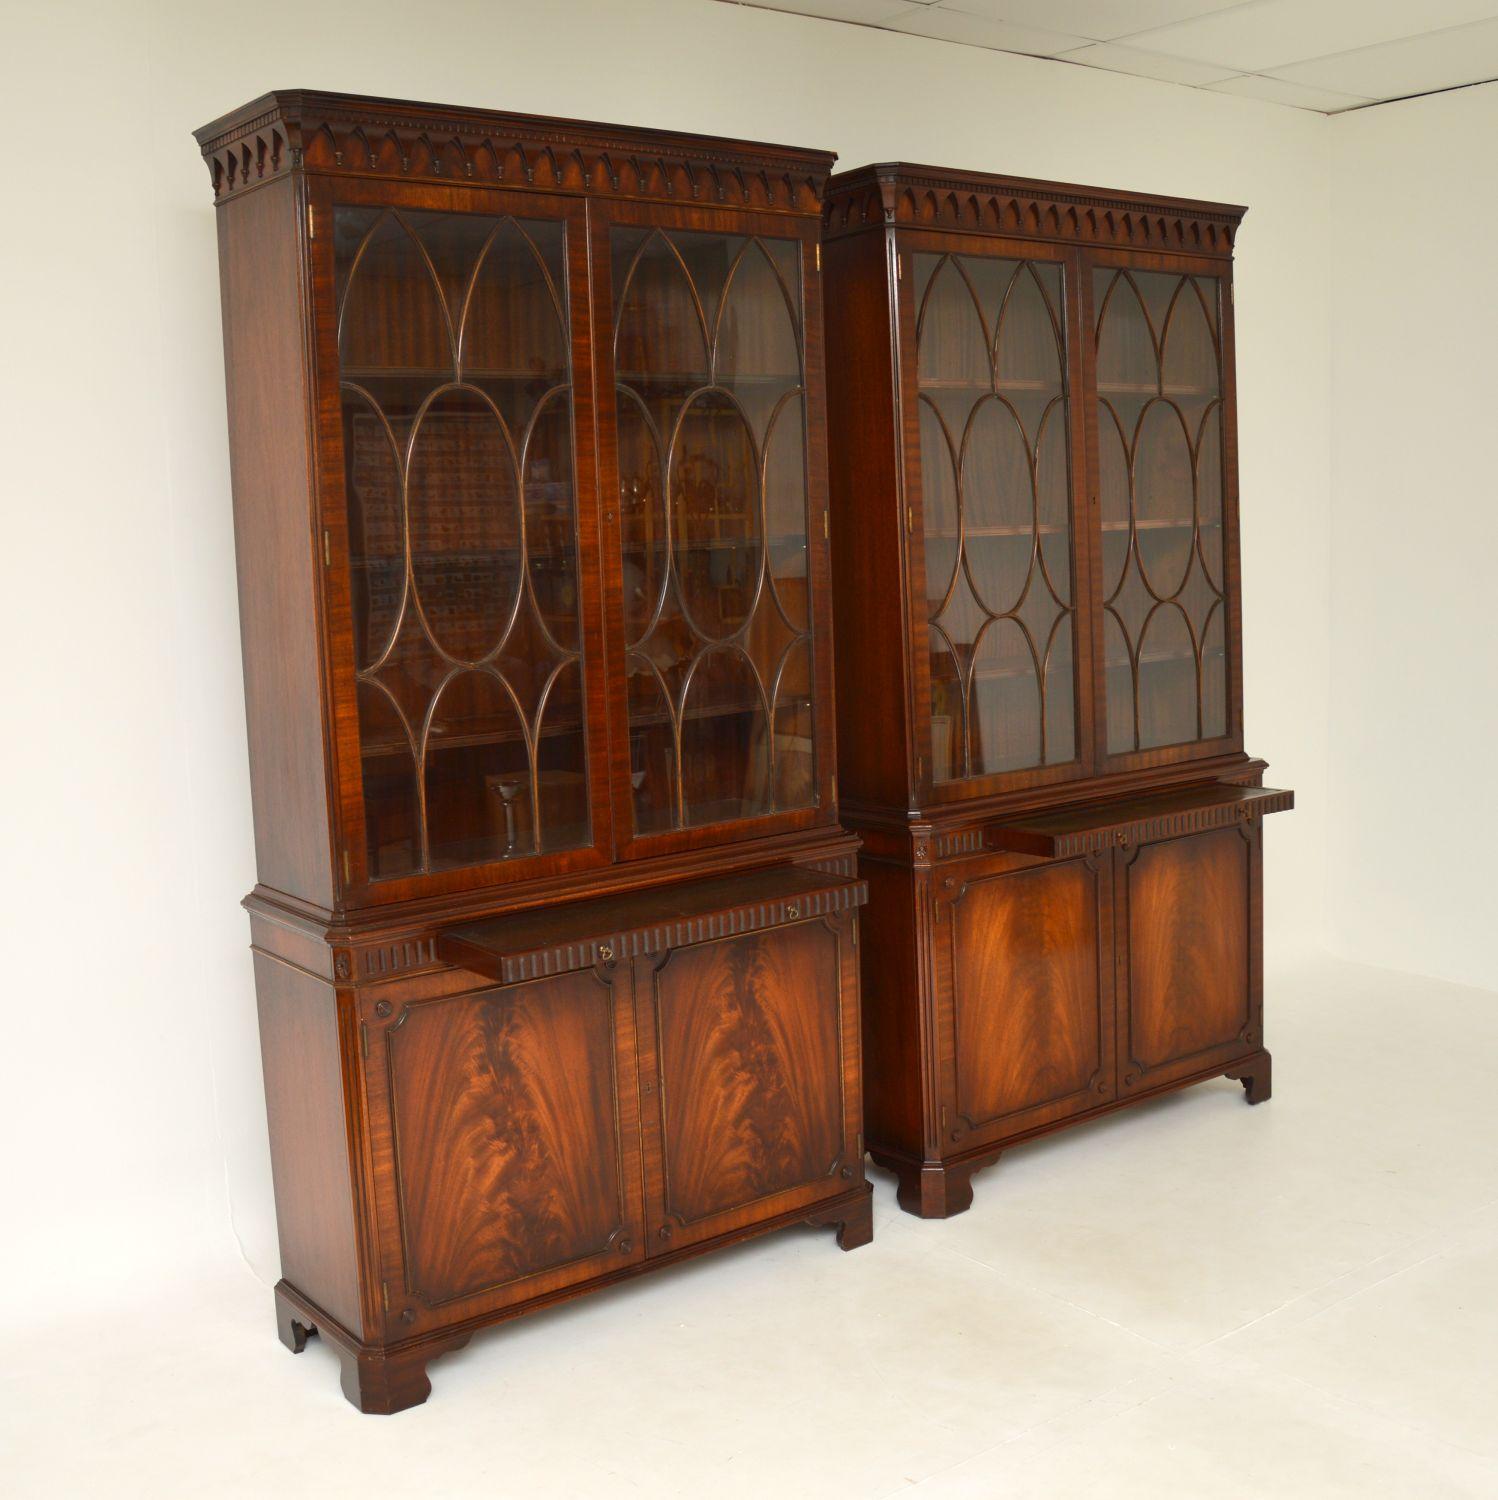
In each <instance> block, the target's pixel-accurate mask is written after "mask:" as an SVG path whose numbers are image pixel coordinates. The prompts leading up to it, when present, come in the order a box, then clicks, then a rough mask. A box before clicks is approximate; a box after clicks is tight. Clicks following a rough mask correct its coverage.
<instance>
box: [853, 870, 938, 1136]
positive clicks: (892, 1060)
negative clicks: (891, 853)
mask: <svg viewBox="0 0 1498 1500" xmlns="http://www.w3.org/2000/svg"><path fill="white" fill-rule="evenodd" d="M858 873H859V874H860V875H861V876H862V877H863V878H864V879H865V880H866V881H868V883H869V904H868V906H867V908H866V909H865V911H864V914H863V919H862V921H861V922H860V923H859V934H858V938H859V951H860V953H861V954H862V974H863V1100H864V1130H865V1131H866V1132H867V1134H868V1138H869V1143H870V1144H871V1145H873V1146H883V1147H887V1148H889V1149H892V1150H897V1151H902V1152H904V1153H906V1154H907V1155H911V1156H916V1157H919V1156H920V1155H921V1154H922V1152H923V1151H924V1149H925V1131H924V1128H923V1119H924V1116H923V1112H922V1103H921V1080H922V1078H923V1077H924V1076H925V1075H926V1072H927V1070H928V1069H929V1068H930V1067H932V1066H933V1065H934V1060H933V1058H932V1056H931V1049H930V1046H929V1044H928V1040H927V1034H926V1030H925V1027H924V1026H923V1023H922V1011H923V1009H929V1006H930V1001H929V998H928V999H927V1000H925V1001H923V999H922V992H923V990H924V989H925V988H926V977H925V976H926V968H925V962H924V959H923V957H922V954H921V951H920V945H919V943H918V942H917V936H916V924H917V923H918V921H919V920H920V917H919V912H920V909H921V903H922V901H923V899H924V898H923V896H922V895H921V894H920V893H918V892H917V890H916V884H915V876H914V875H913V874H912V872H911V871H910V870H908V869H903V868H901V867H899V866H897V865H887V864H879V863H876V862H875V861H874V860H869V859H865V860H862V861H861V862H860V864H859V870H858Z"/></svg>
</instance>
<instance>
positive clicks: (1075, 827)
mask: <svg viewBox="0 0 1498 1500" xmlns="http://www.w3.org/2000/svg"><path fill="white" fill-rule="evenodd" d="M1294 806H1295V793H1294V792H1283V791H1279V790H1277V789H1276V788H1274V787H1268V786H1229V785H1227V784H1225V783H1223V782H1220V781H1213V782H1206V783H1203V784H1202V785H1199V786H1191V787H1183V788H1181V789H1180V790H1178V791H1173V792H1157V793H1155V794H1154V795H1152V796H1148V797H1124V798H1119V799H1117V800H1112V799H1110V800H1109V801H1106V802H1089V803H1086V804H1085V805H1084V806H1081V807H1058V808H1056V809H1055V810H1054V811H1051V812H1043V813H1034V814H1032V815H1031V816H1029V817H1024V818H1015V819H1013V820H1012V821H1010V822H1005V823H997V824H994V825H993V826H992V827H990V828H987V829H985V830H984V834H983V841H984V843H985V845H987V847H988V848H990V849H1003V850H1006V851H1007V852H1009V853H1011V854H1038V855H1041V856H1043V857H1044V858H1047V859H1069V858H1073V857H1074V856H1076V855H1079V854H1091V853H1094V852H1096V851H1098V850H1102V849H1106V848H1108V847H1109V846H1110V845H1113V844H1123V843H1130V844H1137V843H1138V842H1139V841H1140V840H1141V839H1157V838H1173V837H1175V836H1177V835H1179V834H1184V833H1201V832H1204V831H1206V830H1207V829H1209V828H1227V827H1230V826H1231V825H1232V824H1234V823H1241V822H1244V821H1246V820H1248V819H1250V818H1259V817H1263V816H1264V815H1265V814H1266V813H1275V812H1286V811H1288V810H1289V809H1290V808H1292V807H1294Z"/></svg>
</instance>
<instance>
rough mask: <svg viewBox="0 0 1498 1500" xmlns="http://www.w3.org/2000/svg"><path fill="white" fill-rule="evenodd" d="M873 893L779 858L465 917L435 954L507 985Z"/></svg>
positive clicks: (810, 912) (835, 906)
mask: <svg viewBox="0 0 1498 1500" xmlns="http://www.w3.org/2000/svg"><path fill="white" fill-rule="evenodd" d="M868 896H869V888H868V886H867V885H866V884H865V883H864V882H863V881H861V880H853V879H850V878H849V877H848V876H846V875H836V874H829V873H828V872H826V871H824V870H810V869H806V868H804V867H802V866H800V865H776V866H774V867H772V868H770V869H758V870H745V871H742V872H740V873H738V874H734V875H716V876H713V877H711V878H710V879H707V880H689V881H683V882H682V883H681V884H679V885H669V886H650V887H648V888H647V889H645V890H638V891H628V892H625V893H624V894H622V895H618V896H605V897H601V898H600V899H598V900H595V901H570V902H567V903H566V904H564V905H556V906H542V907H537V908H535V909H534V910H531V911H522V912H516V913H514V914H513V915H510V916H504V917H491V918H488V919H487V920H485V921H482V922H464V923H461V924H459V925H457V926H454V927H449V928H447V929H446V931H444V932H442V933H441V934H440V935H439V936H438V938H437V953H438V956H439V957H440V958H443V959H445V960H446V961H447V962H448V963H453V964H460V965H461V966H462V967H463V968H465V969H471V970H472V971H473V972H474V973H476V974H483V975H484V976H486V977H487V978H490V979H496V980H498V981H499V982H500V983H501V984H516V983H518V982H520V981H521V980H525V979H539V978H541V977H543V976H545V975H548V974H566V973H569V972H571V971H572V970H575V969H585V968H588V967H590V966H591V965H593V964H595V963H598V962H600V961H602V962H605V963H607V962H608V961H610V960H612V959H625V958H633V957H635V956H637V955H639V954H643V953H662V952H664V951H665V950H666V949H668V948H680V947H683V946H684V945H686V944H688V943H700V942H705V941H707V940H708V939H710V938H719V937H727V936H729V935H730V934H733V933H741V932H754V931H757V930H759V929H761V928H765V927H779V926H782V925H784V924H785V923H787V922H799V921H804V920H805V919H807V918H808V917H820V916H830V915H832V914H833V913H835V912H840V911H846V910H847V909H848V908H849V907H854V906H862V905H863V904H864V902H865V901H867V900H868Z"/></svg>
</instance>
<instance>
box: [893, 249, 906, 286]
mask: <svg viewBox="0 0 1498 1500" xmlns="http://www.w3.org/2000/svg"><path fill="white" fill-rule="evenodd" d="M895 280H896V281H904V280H905V257H904V256H903V255H901V254H900V252H899V251H898V250H896V251H895Z"/></svg>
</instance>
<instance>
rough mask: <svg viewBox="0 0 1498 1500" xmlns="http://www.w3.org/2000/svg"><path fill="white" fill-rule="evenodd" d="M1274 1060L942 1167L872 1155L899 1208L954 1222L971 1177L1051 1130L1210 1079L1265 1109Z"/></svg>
mask: <svg viewBox="0 0 1498 1500" xmlns="http://www.w3.org/2000/svg"><path fill="white" fill-rule="evenodd" d="M1272 1068H1273V1059H1272V1058H1271V1057H1270V1055H1269V1053H1267V1052H1264V1051H1258V1052H1253V1053H1250V1054H1249V1055H1248V1056H1247V1057H1243V1058H1240V1059H1239V1060H1238V1061H1236V1062H1233V1063H1229V1064H1228V1065H1227V1066H1226V1067H1222V1066H1218V1067H1214V1068H1207V1069H1205V1070H1204V1071H1202V1072H1200V1073H1191V1074H1188V1075H1187V1076H1186V1077H1184V1078H1174V1079H1172V1080H1171V1081H1170V1082H1169V1083H1164V1084H1160V1085H1158V1086H1157V1087H1155V1088H1148V1089H1136V1090H1135V1091H1134V1092H1132V1093H1130V1094H1127V1095H1125V1096H1124V1097H1123V1098H1121V1099H1110V1100H1109V1101H1108V1102H1107V1103H1106V1104H1100V1105H1098V1106H1097V1107H1096V1108H1094V1109H1087V1110H1082V1111H1081V1112H1080V1113H1078V1114H1074V1115H1065V1116H1063V1117H1062V1118H1061V1119H1059V1120H1051V1121H1048V1122H1047V1123H1046V1124H1044V1125H1039V1126H1036V1127H1035V1128H1033V1129H1031V1130H1022V1131H1018V1132H1016V1133H1015V1134H1014V1135H1012V1136H1005V1137H1004V1138H1003V1139H1002V1140H999V1141H989V1142H987V1143H986V1144H985V1145H983V1146H979V1147H975V1148H973V1149H971V1150H968V1151H963V1152H960V1153H958V1154H955V1155H952V1156H947V1157H943V1158H942V1159H941V1160H940V1161H917V1160H915V1158H913V1157H910V1156H906V1155H904V1154H903V1153H901V1152H898V1151H891V1150H888V1149H887V1148H885V1147H882V1146H879V1145H876V1144H874V1143H872V1142H871V1143H870V1145H869V1155H870V1156H871V1157H873V1159H874V1160H875V1161H876V1162H877V1163H878V1164H879V1165H880V1166H881V1167H883V1168H884V1169H885V1170H886V1171H889V1172H893V1173H894V1174H895V1176H896V1178H897V1179H898V1187H897V1189H896V1193H895V1197H896V1201H897V1202H898V1203H899V1205H900V1207H901V1208H903V1209H904V1210H905V1212H906V1213H908V1214H915V1215H916V1217H917V1218H921V1219H950V1218H951V1217H952V1216H953V1215H954V1214H960V1213H962V1212H963V1211H964V1210H966V1209H969V1208H971V1207H972V1206H973V1183H972V1179H973V1174H974V1173H975V1172H979V1171H982V1169H983V1168H984V1167H989V1166H992V1165H993V1164H994V1162H996V1161H997V1160H998V1159H999V1157H1000V1156H1001V1155H1002V1154H1003V1153H1004V1152H1005V1151H1007V1150H1008V1149H1009V1148H1010V1147H1011V1146H1018V1145H1020V1144H1021V1143H1022V1142H1024V1141H1029V1140H1034V1139H1035V1137H1037V1136H1041V1135H1049V1134H1050V1133H1051V1132H1052V1131H1053V1130H1064V1129H1066V1128H1067V1127H1068V1126H1071V1125H1081V1124H1084V1123H1085V1122H1086V1121H1088V1120H1096V1119H1097V1118H1098V1117H1099V1116H1101V1115H1108V1114H1112V1113H1113V1112H1114V1111H1115V1110H1120V1109H1127V1108H1128V1107H1129V1106H1130V1105H1131V1104H1138V1103H1139V1101H1140V1100H1142V1099H1156V1098H1158V1097H1159V1096H1160V1095H1161V1094H1169V1093H1174V1092H1175V1091H1176V1090H1177V1089H1184V1088H1189V1087H1191V1085H1192V1084H1196V1083H1205V1082H1207V1081H1208V1080H1209V1079H1212V1078H1234V1079H1237V1080H1239V1081H1240V1082H1241V1083H1242V1084H1243V1093H1244V1096H1245V1098H1246V1099H1247V1100H1248V1102H1249V1103H1250V1104H1262V1103H1263V1102H1264V1101H1265V1100H1266V1099H1268V1098H1269V1095H1270V1090H1271V1086H1272V1079H1273V1074H1272Z"/></svg>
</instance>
